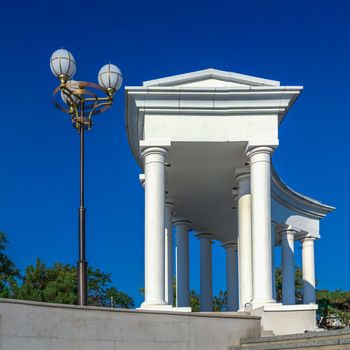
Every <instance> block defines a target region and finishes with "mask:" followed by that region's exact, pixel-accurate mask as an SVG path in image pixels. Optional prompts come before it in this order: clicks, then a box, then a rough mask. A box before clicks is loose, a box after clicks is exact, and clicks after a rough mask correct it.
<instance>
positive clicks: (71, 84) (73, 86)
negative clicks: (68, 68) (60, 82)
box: [61, 80, 80, 106]
mask: <svg viewBox="0 0 350 350" xmlns="http://www.w3.org/2000/svg"><path fill="white" fill-rule="evenodd" d="M66 86H67V88H68V89H69V90H71V91H74V90H77V89H79V85H78V83H77V82H76V81H75V80H69V81H68V82H67V85H66ZM64 91H65V90H61V98H62V100H63V101H64V102H65V103H66V104H67V105H68V106H69V105H71V104H72V102H74V103H75V104H76V105H77V104H78V103H79V101H80V100H79V97H78V96H76V95H73V94H67V93H65V92H64Z"/></svg>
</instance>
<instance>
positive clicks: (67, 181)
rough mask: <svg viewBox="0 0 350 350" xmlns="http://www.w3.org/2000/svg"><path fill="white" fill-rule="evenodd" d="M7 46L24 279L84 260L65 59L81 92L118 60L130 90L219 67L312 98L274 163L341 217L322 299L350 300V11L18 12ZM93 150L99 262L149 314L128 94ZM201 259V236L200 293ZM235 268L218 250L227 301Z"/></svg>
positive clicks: (194, 277) (92, 208) (7, 207)
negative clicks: (56, 62) (60, 104)
mask: <svg viewBox="0 0 350 350" xmlns="http://www.w3.org/2000/svg"><path fill="white" fill-rule="evenodd" d="M0 36H1V44H0V53H1V55H0V57H1V59H0V62H1V65H2V71H1V80H2V84H1V88H0V89H1V95H0V99H1V111H0V164H1V172H0V231H4V232H6V233H7V235H8V238H9V240H10V242H11V245H10V247H9V250H8V252H9V255H10V256H11V258H12V259H13V260H14V261H15V262H16V263H17V265H18V266H19V267H20V268H21V269H23V268H24V267H25V266H27V265H28V264H32V263H34V262H35V258H36V257H40V258H41V259H42V260H43V261H44V262H46V263H47V264H51V263H52V262H54V261H61V262H64V263H72V264H75V262H76V260H77V207H78V201H79V197H78V191H79V187H78V185H79V183H78V180H79V178H78V171H79V168H78V162H79V153H78V152H79V148H78V147H79V143H78V142H79V139H78V136H77V133H76V131H75V130H74V129H73V128H72V126H71V123H70V121H69V118H68V117H67V116H65V115H64V114H62V113H60V112H59V111H58V110H56V109H55V107H54V106H53V104H52V98H51V96H52V90H53V89H54V88H55V87H56V85H57V81H56V80H55V78H54V77H53V76H52V74H51V72H50V69H49V58H50V55H51V53H52V52H53V51H54V50H55V49H57V48H61V47H64V48H67V49H69V50H70V51H71V52H72V53H73V55H74V56H75V58H76V61H77V74H76V76H75V78H76V79H78V80H88V81H96V80H97V72H98V70H99V68H100V67H101V66H102V65H103V64H105V63H108V62H109V61H111V62H112V63H115V64H116V65H118V66H119V67H120V69H121V70H122V72H123V75H124V82H125V84H126V85H140V84H141V83H142V81H143V80H149V79H155V78H160V77H165V76H170V75H174V74H180V73H186V72H190V71H195V70H199V69H204V68H209V67H212V68H217V69H222V70H227V71H233V72H238V73H243V74H248V75H254V76H258V77H262V78H267V79H274V80H280V81H281V84H282V85H283V84H284V85H303V86H304V88H305V89H304V91H303V93H302V95H301V97H300V98H299V99H298V101H297V103H296V104H295V105H294V107H293V108H292V110H291V111H290V113H289V114H288V115H287V117H286V119H285V120H284V122H283V124H282V125H281V127H280V137H279V138H280V146H279V148H278V150H277V151H276V153H275V155H274V157H273V158H274V159H273V161H274V164H275V167H276V168H277V170H278V172H279V174H280V176H281V177H282V179H283V180H284V181H285V182H287V183H288V185H290V186H291V187H292V188H293V189H295V190H297V191H299V192H302V193H305V194H306V195H309V196H311V197H314V198H316V199H319V200H321V201H322V202H324V203H327V204H331V205H334V206H336V207H337V210H336V211H335V212H334V213H332V214H330V215H329V217H327V218H326V219H324V220H323V221H322V222H321V235H322V239H321V240H320V241H318V242H317V243H316V268H317V279H318V281H319V287H320V288H329V289H337V288H342V289H350V278H349V273H348V270H349V267H348V264H349V259H348V254H349V246H350V237H349V234H350V232H349V223H348V221H347V220H348V218H349V215H350V205H349V194H350V191H349V172H350V162H349V151H350V148H349V133H350V121H349V119H350V107H349V94H350V88H349V82H348V81H349V78H350V74H349V67H350V2H349V1H340V0H332V1H305V0H295V1H281V0H279V1H268V0H267V1H258V0H255V1H221V0H216V1H204V0H202V1H189V0H187V1H180V0H177V1H164V0H163V1H150V0H149V1H138V0H134V1H111V0H104V1H101V2H98V1H88V0H87V1H70V2H53V1H45V2H44V1H43V2H39V1H31V2H27V1H20V2H19V1H9V2H6V4H5V2H3V3H2V4H1V11H0ZM86 141H87V142H86V153H87V165H86V206H87V215H88V217H87V242H88V245H87V257H88V262H89V264H91V265H93V266H96V267H99V268H101V269H102V270H103V271H106V272H112V277H113V282H114V284H115V285H116V286H117V287H118V288H119V289H122V290H124V291H126V292H128V293H129V294H130V295H132V296H133V297H134V298H135V299H136V301H137V302H140V301H141V298H140V296H139V294H138V289H139V288H140V287H143V189H142V188H141V186H140V184H139V180H138V174H139V173H140V170H139V168H138V166H137V164H136V162H135V161H134V159H133V157H132V155H131V152H130V150H129V147H128V144H127V139H126V133H125V128H124V92H123V91H122V90H121V91H120V92H119V93H118V94H117V96H116V101H115V104H114V107H113V109H112V110H111V111H108V112H106V113H105V114H104V115H102V116H101V117H99V118H98V120H97V118H96V123H95V125H94V128H93V130H92V132H91V133H90V134H88V135H87V140H86ZM198 250H199V244H198V242H197V241H196V239H195V238H193V237H192V238H191V287H193V288H195V289H198V284H199V283H198V282H199V281H198V272H199V257H198ZM297 251H298V250H297ZM297 255H298V262H299V260H300V252H299V251H298V252H297ZM224 266H225V265H224V254H223V251H222V248H220V246H219V245H218V244H216V245H214V266H213V272H214V290H215V291H218V290H219V289H220V288H221V289H224V288H225V270H224Z"/></svg>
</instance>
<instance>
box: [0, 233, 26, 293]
mask: <svg viewBox="0 0 350 350" xmlns="http://www.w3.org/2000/svg"><path fill="white" fill-rule="evenodd" d="M7 244H8V241H7V239H6V236H5V234H4V233H2V232H0V298H12V297H13V296H14V293H15V291H16V286H17V283H18V281H19V280H20V279H21V274H20V272H19V270H18V269H17V268H16V266H15V264H14V263H13V262H12V260H11V259H10V258H9V257H8V256H7V255H6V254H5V249H6V247H7Z"/></svg>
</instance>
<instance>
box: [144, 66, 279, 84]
mask: <svg viewBox="0 0 350 350" xmlns="http://www.w3.org/2000/svg"><path fill="white" fill-rule="evenodd" d="M279 85H280V82H279V81H276V80H269V79H263V78H258V77H253V76H250V75H244V74H239V73H234V72H226V71H222V70H218V69H213V68H208V69H204V70H199V71H196V72H191V73H185V74H179V75H173V76H171V77H165V78H160V79H155V80H148V81H145V82H143V86H165V87H213V88H214V87H218V88H219V87H221V88H224V87H240V86H279Z"/></svg>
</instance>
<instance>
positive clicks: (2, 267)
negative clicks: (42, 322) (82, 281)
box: [0, 234, 135, 308]
mask: <svg viewBox="0 0 350 350" xmlns="http://www.w3.org/2000/svg"><path fill="white" fill-rule="evenodd" d="M6 244H7V240H6V237H5V235H4V234H0V297H3V298H13V299H22V300H31V301H41V302H48V303H60V304H76V303H77V291H78V283H77V269H76V267H75V266H73V265H70V264H61V263H58V262H56V263H54V264H53V265H52V267H47V266H46V265H45V264H44V263H43V262H42V261H41V260H40V259H37V260H36V263H35V265H30V266H28V267H27V268H26V270H25V274H24V276H21V275H20V273H19V270H18V269H17V268H16V267H15V264H14V263H13V262H12V261H11V260H10V259H9V257H8V256H7V255H5V253H4V250H5V248H6ZM111 283H112V281H111V274H110V273H104V272H102V271H101V270H100V269H97V268H93V267H89V268H88V289H89V294H88V305H95V306H105V307H118V308H133V307H134V306H135V305H134V301H133V299H132V298H131V297H130V296H128V295H127V294H126V293H124V292H122V291H119V290H118V289H116V288H115V287H113V286H111Z"/></svg>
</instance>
